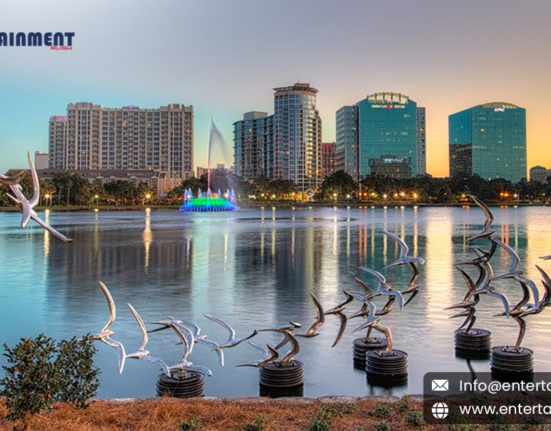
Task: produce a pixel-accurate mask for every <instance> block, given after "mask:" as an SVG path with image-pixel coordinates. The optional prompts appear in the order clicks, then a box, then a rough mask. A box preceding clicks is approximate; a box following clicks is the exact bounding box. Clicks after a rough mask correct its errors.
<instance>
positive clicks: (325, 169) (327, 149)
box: [321, 142, 337, 178]
mask: <svg viewBox="0 0 551 431" xmlns="http://www.w3.org/2000/svg"><path fill="white" fill-rule="evenodd" d="M336 156H337V144H336V143H335V142H327V143H322V144H321V175H322V178H323V177H326V176H329V175H331V174H333V173H334V172H335V171H336V166H337V159H336Z"/></svg>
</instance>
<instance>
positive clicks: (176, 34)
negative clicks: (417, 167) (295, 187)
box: [0, 0, 551, 176]
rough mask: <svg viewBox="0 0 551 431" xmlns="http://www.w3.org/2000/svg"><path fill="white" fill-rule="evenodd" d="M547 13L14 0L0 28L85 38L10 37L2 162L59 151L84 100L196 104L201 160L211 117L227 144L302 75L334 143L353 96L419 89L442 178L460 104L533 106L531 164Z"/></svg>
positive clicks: (396, 5) (488, 8)
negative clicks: (58, 120) (51, 126)
mask: <svg viewBox="0 0 551 431" xmlns="http://www.w3.org/2000/svg"><path fill="white" fill-rule="evenodd" d="M29 10H32V14H31V13H29ZM290 10H292V11H293V13H292V14H290V13H289V11H290ZM549 16H551V4H547V3H543V2H535V1H528V2H523V3H520V2H518V1H497V0H488V1H486V2H478V1H471V0H467V1H465V2H461V3H459V2H448V1H444V2H441V1H433V0H430V1H429V0H420V1H417V2H408V1H392V2H385V3H381V2H375V1H367V2H353V1H344V2H339V3H336V2H331V1H323V0H322V1H310V0H306V1H303V2H300V3H296V2H292V1H289V0H282V1H278V2H271V3H258V2H254V1H253V0H238V1H235V2H232V3H231V4H227V3H222V2H219V3H215V2H210V3H206V2H192V1H178V2H177V1H172V0H168V1H165V2H163V3H152V2H147V1H137V2H129V1H124V0H123V1H120V2H117V4H115V5H114V4H111V3H108V2H106V1H104V0H100V1H98V2H96V3H95V5H94V8H87V7H85V6H84V5H82V4H76V3H73V2H69V1H56V2H54V3H53V4H52V3H49V4H43V3H41V2H38V1H31V2H30V3H25V4H16V3H14V4H10V5H8V6H5V8H4V10H3V14H2V17H0V32H8V33H9V32H25V33H28V32H43V33H46V32H48V31H52V32H56V31H59V32H74V33H75V35H74V37H73V38H72V39H73V40H72V42H73V46H72V50H68V51H50V50H49V49H48V48H47V47H15V46H14V47H5V46H0V58H1V59H2V68H1V70H0V79H2V82H3V84H4V85H3V86H2V87H1V88H0V152H1V154H2V157H1V158H0V171H2V172H5V171H6V170H7V169H9V168H24V167H25V166H26V162H25V154H26V151H27V150H30V151H32V152H34V151H43V152H48V120H49V118H50V117H51V116H52V115H58V114H60V113H62V112H64V110H65V108H66V106H67V105H68V104H69V103H78V102H91V103H95V104H100V105H102V106H108V107H113V108H122V107H123V106H128V105H135V106H139V107H140V108H150V107H158V106H164V105H167V104H170V103H173V102H174V101H178V102H180V103H183V104H185V105H186V106H188V105H192V106H193V107H194V112H195V137H194V138H195V160H194V168H195V166H198V165H199V166H206V164H207V163H206V154H207V145H208V135H209V130H210V123H211V119H212V120H213V121H214V122H215V123H216V125H217V126H218V128H219V129H220V130H221V132H222V134H223V135H224V138H225V140H226V144H227V146H228V149H230V148H231V147H232V144H233V142H232V132H233V123H234V122H235V121H238V120H239V119H241V118H242V117H243V114H244V113H246V112H250V111H253V110H254V111H262V112H272V110H273V96H272V93H271V91H270V90H271V89H272V88H276V87H281V86H286V85H290V84H292V83H294V82H309V83H310V84H311V85H312V86H313V87H315V88H317V89H318V90H319V93H318V95H317V106H318V109H319V111H320V116H321V119H322V123H323V129H322V133H323V135H322V141H323V142H334V141H335V140H336V136H335V127H336V125H335V114H336V111H337V110H338V109H339V108H341V107H342V106H345V105H347V104H349V103H350V101H355V100H361V99H362V98H364V97H366V96H367V95H368V94H372V93H378V92H397V93H402V94H407V95H408V96H410V97H411V98H412V99H413V100H415V101H416V102H417V103H418V104H419V106H423V107H426V109H427V111H426V129H427V136H426V141H427V172H428V173H430V174H431V175H433V176H447V175H448V174H449V170H448V166H447V165H448V164H447V163H446V161H447V160H448V144H449V142H448V126H447V120H448V116H449V115H450V114H452V113H454V112H459V111H462V110H465V109H468V108H470V107H472V106H475V105H479V104H484V103H491V102H505V103H511V104H515V105H518V106H522V107H524V108H525V109H526V116H527V151H528V163H527V165H528V168H530V167H532V166H535V165H543V166H550V165H551V155H549V154H546V151H545V150H546V148H547V147H548V146H549V143H550V142H551V130H550V128H549V127H548V126H547V123H548V111H549V107H548V105H549V100H551V98H550V97H549V91H550V89H549V86H548V85H547V77H546V71H547V70H549V69H550V66H551V59H549V58H548V57H546V56H544V55H541V53H542V52H545V48H546V42H547V40H549V37H550V36H551V30H550V29H549V28H548V26H547V18H548V17H549ZM98 23H101V25H98ZM228 153H229V154H231V153H232V151H228ZM215 162H217V163H225V164H226V165H231V164H232V160H231V157H230V159H229V160H226V159H215ZM526 175H528V173H526Z"/></svg>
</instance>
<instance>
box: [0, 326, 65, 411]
mask: <svg viewBox="0 0 551 431" xmlns="http://www.w3.org/2000/svg"><path fill="white" fill-rule="evenodd" d="M4 349H5V351H6V353H4V356H5V357H6V358H7V359H8V365H7V366H3V367H2V368H3V369H4V370H5V371H6V375H5V377H3V378H2V380H0V385H1V386H2V390H0V396H2V397H4V398H5V399H6V407H7V408H8V410H9V413H8V414H7V416H6V418H7V419H9V420H11V421H17V420H23V421H25V419H26V417H27V415H28V414H35V413H39V412H41V411H43V410H47V409H49V408H50V407H51V406H52V404H53V402H54V398H55V393H56V390H57V389H56V383H57V382H56V379H55V378H52V377H53V376H54V375H55V366H54V363H53V360H52V359H53V355H54V353H55V350H56V349H55V344H54V341H53V340H52V339H51V338H49V337H46V336H45V335H44V334H40V335H39V336H38V337H36V338H35V339H29V338H23V339H22V340H21V342H20V343H19V344H17V346H15V348H14V349H10V348H9V347H8V346H7V345H6V344H4Z"/></svg>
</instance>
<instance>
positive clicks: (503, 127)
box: [448, 102, 526, 182]
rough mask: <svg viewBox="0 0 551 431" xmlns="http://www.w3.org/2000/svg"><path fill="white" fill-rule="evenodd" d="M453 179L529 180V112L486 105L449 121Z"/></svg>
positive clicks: (522, 109) (449, 118) (497, 104)
mask: <svg viewBox="0 0 551 431" xmlns="http://www.w3.org/2000/svg"><path fill="white" fill-rule="evenodd" d="M448 124H449V147H450V176H456V175H460V176H469V175H473V174H478V175H480V176H481V177H483V178H485V179H487V180H490V179H494V178H504V179H506V180H509V181H512V182H518V181H520V180H521V179H522V178H526V110H525V109H524V108H519V107H518V106H516V105H512V104H510V103H502V102H497V103H486V104H483V105H478V106H475V107H473V108H470V109H466V110H464V111H461V112H457V113H455V114H452V115H450V116H449V117H448Z"/></svg>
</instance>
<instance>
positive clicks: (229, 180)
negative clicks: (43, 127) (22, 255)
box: [0, 169, 551, 207]
mask: <svg viewBox="0 0 551 431" xmlns="http://www.w3.org/2000/svg"><path fill="white" fill-rule="evenodd" d="M14 173H15V172H8V175H12V174H14ZM20 184H21V187H22V188H23V193H25V195H26V196H32V194H33V186H32V179H31V177H30V175H26V176H25V177H24V178H23V179H22V181H21V183H20ZM208 185H209V177H208V174H204V175H202V176H201V177H199V178H195V177H193V178H189V179H187V180H183V181H182V184H181V185H180V186H177V187H175V188H173V189H172V190H171V191H170V192H169V193H168V196H167V197H165V198H160V197H159V196H158V195H157V194H156V192H155V191H154V190H152V189H151V186H150V185H149V184H147V183H144V182H139V183H135V182H132V181H124V180H116V181H111V182H106V183H103V182H102V181H100V180H95V181H94V182H92V183H90V182H89V181H88V180H87V179H86V178H84V177H82V176H81V175H79V174H69V173H66V172H61V173H56V174H54V176H53V178H51V179H41V180H40V191H41V201H40V205H43V206H66V207H70V206H89V205H97V206H100V205H113V206H117V205H125V206H135V205H145V204H154V205H178V204H180V203H181V202H182V200H183V196H184V192H185V191H186V190H188V189H191V190H192V193H193V195H194V196H197V194H198V192H199V190H201V191H206V189H207V187H208ZM210 188H211V190H212V191H213V192H214V193H216V192H218V191H220V192H221V193H224V192H226V190H229V189H233V190H235V193H236V194H237V196H238V200H239V201H241V202H243V201H260V202H264V201H267V202H270V201H271V202H281V201H301V200H305V199H306V195H305V193H304V192H305V191H304V190H299V189H298V187H297V185H296V184H295V183H294V182H293V181H290V180H281V179H269V178H266V177H260V178H258V179H257V180H255V181H248V180H245V179H244V178H241V177H239V176H237V175H235V174H234V173H233V172H231V171H229V170H226V169H213V170H211V173H210ZM7 193H9V187H7V186H2V187H0V206H13V202H12V201H11V199H10V198H9V197H8V195H7ZM469 194H473V195H475V196H477V197H478V198H480V199H482V200H484V201H490V202H491V201H496V202H497V201H509V202H513V201H518V202H523V201H542V202H548V201H549V196H551V184H545V183H541V182H538V181H527V180H525V179H522V180H521V181H519V182H518V183H512V182H511V181H508V180H504V179H499V178H498V179H492V180H486V179H484V178H482V177H480V176H479V175H471V176H467V177H448V178H433V177H432V176H431V175H421V176H417V177H415V178H401V179H400V178H390V177H385V176H381V175H367V176H366V177H364V178H363V179H362V180H361V181H360V182H359V183H357V182H355V181H354V179H353V178H352V177H351V176H350V175H349V174H347V173H346V172H344V171H337V172H335V173H333V174H331V175H329V176H326V177H325V178H324V180H323V182H322V183H321V186H320V187H319V189H317V190H312V191H311V193H310V196H311V197H312V198H313V200H314V201H321V202H374V203H384V202H418V203H454V202H461V201H463V200H466V199H467V195H469ZM312 195H313V196H312Z"/></svg>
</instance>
